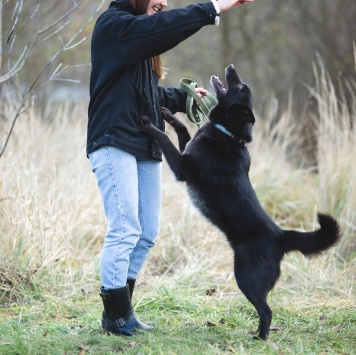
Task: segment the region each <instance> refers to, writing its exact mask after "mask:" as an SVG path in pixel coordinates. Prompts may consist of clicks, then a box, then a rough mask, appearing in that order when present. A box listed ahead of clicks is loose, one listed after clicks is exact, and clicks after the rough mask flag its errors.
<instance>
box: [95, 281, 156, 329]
mask: <svg viewBox="0 0 356 355" xmlns="http://www.w3.org/2000/svg"><path fill="white" fill-rule="evenodd" d="M100 296H101V298H102V300H103V304H104V312H103V319H102V321H101V325H102V328H103V330H105V331H107V332H110V333H113V334H116V335H126V336H131V335H134V334H135V333H137V331H140V330H141V331H150V330H151V329H152V327H150V326H148V325H147V324H145V323H142V322H141V321H140V320H139V319H138V317H137V316H136V314H135V312H134V310H133V308H132V305H131V300H130V292H129V287H128V285H126V286H125V287H121V288H116V289H112V290H104V288H103V287H102V288H101V292H100Z"/></svg>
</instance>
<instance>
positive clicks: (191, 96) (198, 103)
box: [179, 78, 218, 128]
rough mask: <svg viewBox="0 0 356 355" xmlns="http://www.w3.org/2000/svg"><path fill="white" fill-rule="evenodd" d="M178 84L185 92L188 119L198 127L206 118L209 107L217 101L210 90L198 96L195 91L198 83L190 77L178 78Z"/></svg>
mask: <svg viewBox="0 0 356 355" xmlns="http://www.w3.org/2000/svg"><path fill="white" fill-rule="evenodd" d="M179 86H180V88H181V89H182V90H183V91H185V92H186V93H187V102H186V107H185V108H186V114H187V116H188V119H189V121H191V122H193V123H195V124H196V125H197V126H198V128H200V126H201V125H202V124H203V123H204V122H205V121H207V120H208V113H209V111H210V109H211V108H212V107H213V106H215V105H216V104H217V103H218V102H217V101H216V99H215V97H214V96H213V95H212V94H210V92H207V93H206V95H205V96H202V97H199V95H198V94H197V93H196V92H195V89H196V88H197V87H198V84H197V83H196V82H194V81H193V80H191V79H186V78H183V79H180V83H179Z"/></svg>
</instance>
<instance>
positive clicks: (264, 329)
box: [238, 281, 272, 340]
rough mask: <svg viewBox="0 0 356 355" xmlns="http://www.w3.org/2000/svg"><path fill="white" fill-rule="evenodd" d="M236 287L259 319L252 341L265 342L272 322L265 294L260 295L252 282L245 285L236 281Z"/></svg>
mask: <svg viewBox="0 0 356 355" xmlns="http://www.w3.org/2000/svg"><path fill="white" fill-rule="evenodd" d="M238 285H239V288H240V290H241V291H242V292H243V293H244V295H245V296H246V298H247V299H248V300H249V301H250V302H251V303H252V304H253V305H254V307H255V308H256V310H257V313H258V316H259V318H260V321H259V326H258V329H257V333H258V335H255V336H254V339H261V340H266V339H267V337H268V334H269V329H270V325H271V321H272V310H271V309H270V307H269V306H268V303H267V294H264V293H262V294H260V293H259V291H258V289H256V286H255V285H253V284H252V282H247V283H245V282H241V281H238Z"/></svg>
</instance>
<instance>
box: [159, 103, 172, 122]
mask: <svg viewBox="0 0 356 355" xmlns="http://www.w3.org/2000/svg"><path fill="white" fill-rule="evenodd" d="M161 115H162V118H163V119H164V120H165V121H166V122H168V123H172V122H173V121H174V116H173V115H172V112H171V111H169V110H168V108H165V107H161Z"/></svg>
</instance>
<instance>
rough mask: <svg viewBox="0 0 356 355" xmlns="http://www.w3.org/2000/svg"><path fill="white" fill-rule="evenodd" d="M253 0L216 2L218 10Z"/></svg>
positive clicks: (221, 0) (223, 0) (226, 9)
mask: <svg viewBox="0 0 356 355" xmlns="http://www.w3.org/2000/svg"><path fill="white" fill-rule="evenodd" d="M252 1H253V0H220V1H218V2H217V4H218V6H219V8H220V12H224V11H228V10H230V9H231V8H233V7H235V6H239V5H243V4H244V3H245V2H252Z"/></svg>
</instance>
